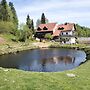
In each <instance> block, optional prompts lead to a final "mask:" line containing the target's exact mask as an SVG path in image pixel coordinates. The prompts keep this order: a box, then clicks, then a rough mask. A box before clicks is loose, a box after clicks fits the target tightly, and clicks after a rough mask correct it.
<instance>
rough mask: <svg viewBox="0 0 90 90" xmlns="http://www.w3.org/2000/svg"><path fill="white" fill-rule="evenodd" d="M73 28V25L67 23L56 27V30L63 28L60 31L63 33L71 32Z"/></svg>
mask: <svg viewBox="0 0 90 90" xmlns="http://www.w3.org/2000/svg"><path fill="white" fill-rule="evenodd" d="M73 27H74V24H73V23H67V24H61V25H58V27H57V29H58V28H63V30H61V31H62V32H65V31H71V30H72V29H73Z"/></svg>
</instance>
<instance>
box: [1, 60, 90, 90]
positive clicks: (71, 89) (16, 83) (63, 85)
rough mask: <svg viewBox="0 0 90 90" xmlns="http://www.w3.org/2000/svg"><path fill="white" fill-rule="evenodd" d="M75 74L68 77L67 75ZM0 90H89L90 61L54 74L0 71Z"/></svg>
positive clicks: (11, 70)
mask: <svg viewBox="0 0 90 90" xmlns="http://www.w3.org/2000/svg"><path fill="white" fill-rule="evenodd" d="M68 73H69V74H75V75H76V76H75V77H68V76H67V74H68ZM0 90H90V61H87V62H86V63H85V64H83V65H81V66H80V67H77V68H76V69H74V70H70V71H65V72H55V73H39V72H25V71H21V70H13V69H9V70H7V69H3V68H1V69H0Z"/></svg>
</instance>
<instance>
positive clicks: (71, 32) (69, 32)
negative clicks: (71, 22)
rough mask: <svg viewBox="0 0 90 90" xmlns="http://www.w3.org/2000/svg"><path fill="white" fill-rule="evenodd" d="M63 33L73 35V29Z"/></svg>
mask: <svg viewBox="0 0 90 90" xmlns="http://www.w3.org/2000/svg"><path fill="white" fill-rule="evenodd" d="M61 35H71V36H72V35H73V31H68V32H62V33H61Z"/></svg>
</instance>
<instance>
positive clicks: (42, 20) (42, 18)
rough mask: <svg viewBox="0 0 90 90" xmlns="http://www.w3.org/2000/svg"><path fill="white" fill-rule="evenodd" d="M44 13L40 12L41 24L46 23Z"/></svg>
mask: <svg viewBox="0 0 90 90" xmlns="http://www.w3.org/2000/svg"><path fill="white" fill-rule="evenodd" d="M45 19H46V18H45V15H44V13H42V16H41V24H45V23H46V20H45Z"/></svg>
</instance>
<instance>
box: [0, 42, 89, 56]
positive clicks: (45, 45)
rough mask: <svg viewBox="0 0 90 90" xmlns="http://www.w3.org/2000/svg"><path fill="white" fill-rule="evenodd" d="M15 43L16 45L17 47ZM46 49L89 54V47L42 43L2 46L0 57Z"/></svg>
mask: <svg viewBox="0 0 90 90" xmlns="http://www.w3.org/2000/svg"><path fill="white" fill-rule="evenodd" d="M18 44H19V43H17V44H16V45H18ZM4 47H5V48H4ZM48 48H68V49H75V50H83V51H85V53H86V54H87V56H88V55H89V54H90V47H88V46H86V45H77V44H72V45H61V44H59V43H47V42H46V43H42V42H34V43H29V44H27V43H24V44H21V45H19V46H16V47H15V46H12V45H6V44H5V45H4V46H3V49H0V56H2V55H7V54H16V53H19V52H22V51H26V50H33V49H48Z"/></svg>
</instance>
